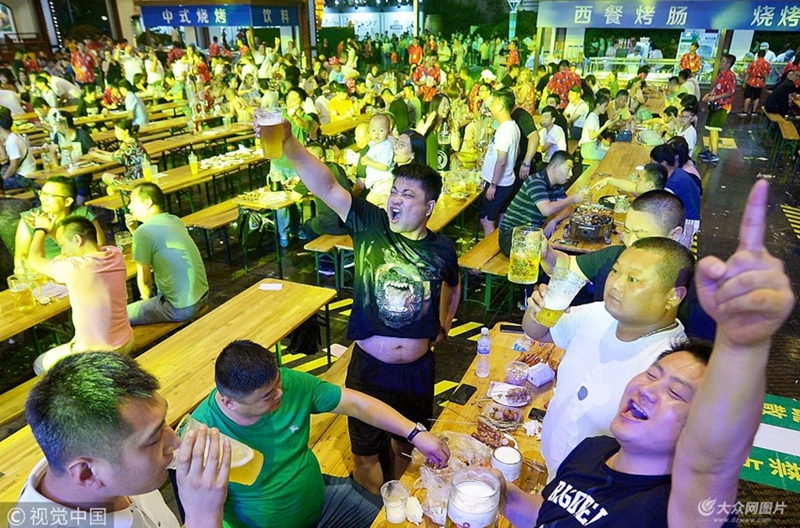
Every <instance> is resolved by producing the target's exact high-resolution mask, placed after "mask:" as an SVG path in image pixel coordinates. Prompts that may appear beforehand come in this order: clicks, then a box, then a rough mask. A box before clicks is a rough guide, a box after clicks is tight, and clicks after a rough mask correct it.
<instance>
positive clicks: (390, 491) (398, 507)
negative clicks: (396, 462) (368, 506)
mask: <svg viewBox="0 0 800 528" xmlns="http://www.w3.org/2000/svg"><path fill="white" fill-rule="evenodd" d="M408 495H409V491H408V487H406V485H405V484H403V483H402V482H400V481H399V480H390V481H389V482H387V483H386V484H384V485H383V486H381V498H382V499H383V506H384V508H386V525H387V526H389V527H391V528H399V527H402V526H405V522H406V506H407V505H408Z"/></svg>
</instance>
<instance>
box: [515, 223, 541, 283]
mask: <svg viewBox="0 0 800 528" xmlns="http://www.w3.org/2000/svg"><path fill="white" fill-rule="evenodd" d="M543 240H544V232H543V231H542V230H541V229H539V228H538V227H530V226H520V227H515V228H514V231H513V233H512V234H511V256H510V258H509V263H508V280H509V281H510V282H514V283H516V284H536V281H537V280H539V260H540V258H541V255H542V241H543Z"/></svg>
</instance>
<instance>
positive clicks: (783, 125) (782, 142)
mask: <svg viewBox="0 0 800 528" xmlns="http://www.w3.org/2000/svg"><path fill="white" fill-rule="evenodd" d="M775 124H777V132H776V134H775V143H774V146H773V148H772V152H771V155H770V158H771V159H772V165H773V167H776V168H777V166H778V163H780V161H781V159H782V158H783V156H784V155H785V154H788V155H789V157H790V158H791V156H792V155H794V154H795V153H796V152H797V144H798V142H800V135H798V133H797V127H796V126H795V125H794V123H793V122H791V121H787V120H786V119H784V118H783V117H781V116H778V120H777V121H775Z"/></svg>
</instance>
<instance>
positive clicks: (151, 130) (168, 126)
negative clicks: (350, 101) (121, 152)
mask: <svg viewBox="0 0 800 528" xmlns="http://www.w3.org/2000/svg"><path fill="white" fill-rule="evenodd" d="M188 122H189V118H188V117H186V116H178V117H173V118H171V119H162V120H160V121H151V122H150V123H147V124H146V125H143V126H141V127H139V132H138V133H137V134H136V137H138V138H139V139H141V138H142V137H145V136H149V135H151V134H156V133H158V132H164V131H166V130H172V129H173V128H183V127H185V126H186V124H187V123H188ZM92 139H93V140H95V141H96V142H100V141H110V140H112V139H116V136H115V135H114V130H113V129H112V130H106V131H105V132H99V131H98V132H92Z"/></svg>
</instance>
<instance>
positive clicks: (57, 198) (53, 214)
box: [14, 176, 106, 273]
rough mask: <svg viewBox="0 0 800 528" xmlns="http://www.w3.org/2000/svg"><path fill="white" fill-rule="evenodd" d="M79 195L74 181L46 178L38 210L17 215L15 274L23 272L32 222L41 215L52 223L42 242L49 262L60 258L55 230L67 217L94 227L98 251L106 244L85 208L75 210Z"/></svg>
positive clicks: (30, 238) (61, 178) (28, 248)
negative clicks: (76, 218) (18, 217)
mask: <svg viewBox="0 0 800 528" xmlns="http://www.w3.org/2000/svg"><path fill="white" fill-rule="evenodd" d="M77 195H78V190H77V187H76V186H75V181H74V180H73V179H72V178H69V177H67V176H51V177H49V178H47V181H45V183H44V185H43V186H42V190H41V191H39V200H40V201H41V203H42V205H41V207H38V208H36V209H31V210H30V211H25V212H24V213H22V214H21V215H20V220H19V224H18V225H17V234H16V238H15V241H14V271H15V273H24V272H25V261H26V260H27V258H28V252H29V251H30V247H31V242H32V241H33V235H34V218H35V216H36V215H37V214H44V215H47V216H48V217H50V219H51V220H52V221H53V226H54V228H53V229H51V230H50V231H48V232H47V233H46V236H45V239H44V251H45V258H46V259H48V260H52V259H54V258H56V257H57V256H59V255H60V254H61V248H60V247H59V246H58V244H57V243H56V233H55V230H56V229H57V228H58V226H59V225H61V222H62V221H64V219H65V218H67V217H68V216H80V217H82V218H86V219H87V220H89V221H90V222H91V223H92V224H93V225H94V227H95V231H96V233H97V242H98V245H100V246H101V247H102V246H104V245H105V243H106V236H105V233H103V229H102V228H101V227H100V224H99V223H98V222H97V220H96V219H95V216H94V215H93V214H92V212H91V211H89V209H88V208H86V207H83V206H81V207H75V199H76V197H77Z"/></svg>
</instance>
